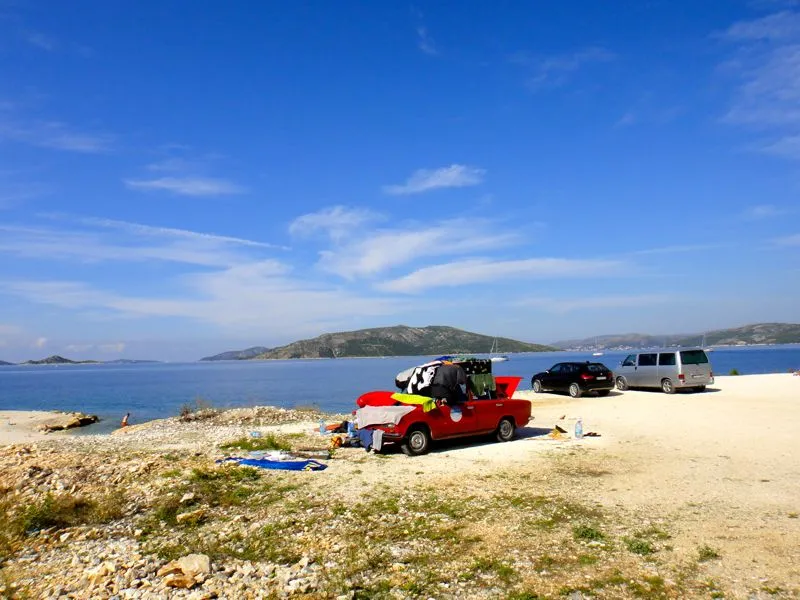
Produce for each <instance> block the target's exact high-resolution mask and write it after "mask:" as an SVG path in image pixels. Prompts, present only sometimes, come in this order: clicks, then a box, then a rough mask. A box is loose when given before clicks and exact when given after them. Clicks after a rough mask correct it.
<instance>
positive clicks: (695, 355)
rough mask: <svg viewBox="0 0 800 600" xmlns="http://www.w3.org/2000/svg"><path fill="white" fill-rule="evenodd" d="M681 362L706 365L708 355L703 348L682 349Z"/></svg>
mask: <svg viewBox="0 0 800 600" xmlns="http://www.w3.org/2000/svg"><path fill="white" fill-rule="evenodd" d="M681 363H682V364H684V365H704V364H707V363H708V357H707V356H706V353H705V352H703V351H702V350H681Z"/></svg>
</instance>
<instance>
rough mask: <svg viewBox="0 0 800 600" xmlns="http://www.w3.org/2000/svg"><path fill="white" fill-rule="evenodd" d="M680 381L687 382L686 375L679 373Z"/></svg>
mask: <svg viewBox="0 0 800 600" xmlns="http://www.w3.org/2000/svg"><path fill="white" fill-rule="evenodd" d="M678 379H680V380H681V381H686V375H684V374H683V373H678Z"/></svg>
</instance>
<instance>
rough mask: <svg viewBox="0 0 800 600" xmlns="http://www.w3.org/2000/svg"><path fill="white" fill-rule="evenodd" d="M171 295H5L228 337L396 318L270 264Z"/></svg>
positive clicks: (204, 280) (14, 288) (366, 299)
mask: <svg viewBox="0 0 800 600" xmlns="http://www.w3.org/2000/svg"><path fill="white" fill-rule="evenodd" d="M182 281H183V282H184V283H185V284H186V288H185V289H183V290H181V292H180V293H178V294H176V295H175V296H171V297H156V296H146V295H142V296H132V295H123V294H119V293H115V292H113V291H106V290H101V289H98V288H96V287H93V286H90V285H87V284H85V283H82V282H76V281H26V280H12V281H3V282H0V283H2V286H0V289H2V292H0V293H3V292H4V293H6V294H12V295H16V296H19V297H23V298H25V299H27V300H29V301H31V302H36V303H40V304H46V305H51V306H57V307H61V308H65V309H70V310H78V311H92V312H95V313H96V312H100V313H101V314H104V313H108V314H110V315H114V316H117V317H129V318H137V317H138V318H146V317H178V318H185V319H189V320H191V321H195V322H198V323H203V324H212V325H216V326H218V327H220V328H221V329H223V330H225V331H227V332H229V333H230V332H239V333H242V332H246V333H247V334H248V335H253V333H259V334H262V335H263V334H269V335H272V336H292V337H294V336H300V335H306V334H309V335H310V334H314V335H317V334H318V333H319V332H320V331H321V330H326V329H328V330H329V329H331V328H338V327H341V326H343V325H344V324H347V323H351V322H352V321H353V319H354V318H356V316H357V318H358V319H363V318H368V317H370V316H377V315H380V316H385V315H391V314H394V313H396V312H397V311H398V310H401V309H402V308H404V306H405V304H404V303H403V302H401V301H399V300H397V299H387V298H381V297H370V296H368V295H366V294H363V293H355V292H351V291H348V290H345V289H340V288H335V287H333V288H332V287H327V288H323V287H320V286H317V285H315V284H312V283H308V282H306V281H303V280H300V279H292V278H289V277H286V276H285V273H284V272H283V271H282V270H280V269H277V270H276V269H275V268H274V265H273V264H272V263H270V262H267V263H260V262H255V263H248V264H244V265H237V266H234V267H230V268H229V269H225V270H222V271H214V272H211V273H202V274H196V275H194V276H191V277H186V278H184V279H183V280H182Z"/></svg>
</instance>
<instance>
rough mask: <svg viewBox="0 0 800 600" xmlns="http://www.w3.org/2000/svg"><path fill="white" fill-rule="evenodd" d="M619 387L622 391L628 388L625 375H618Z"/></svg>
mask: <svg viewBox="0 0 800 600" xmlns="http://www.w3.org/2000/svg"><path fill="white" fill-rule="evenodd" d="M617 389H618V390H619V391H620V392H624V391H625V390H627V389H628V381H627V380H626V379H625V378H624V377H617Z"/></svg>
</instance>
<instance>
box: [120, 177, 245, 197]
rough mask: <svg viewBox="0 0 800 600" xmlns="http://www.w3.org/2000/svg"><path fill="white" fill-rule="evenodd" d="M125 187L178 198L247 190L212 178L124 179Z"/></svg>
mask: <svg viewBox="0 0 800 600" xmlns="http://www.w3.org/2000/svg"><path fill="white" fill-rule="evenodd" d="M125 185H127V186H128V187H129V188H131V189H134V190H144V191H164V192H170V193H172V194H177V195H179V196H226V195H231V194H243V193H244V192H246V191H247V190H246V189H245V188H244V187H242V186H240V185H238V184H236V183H233V182H231V181H228V180H226V179H218V178H214V177H159V178H157V179H126V180H125Z"/></svg>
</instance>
